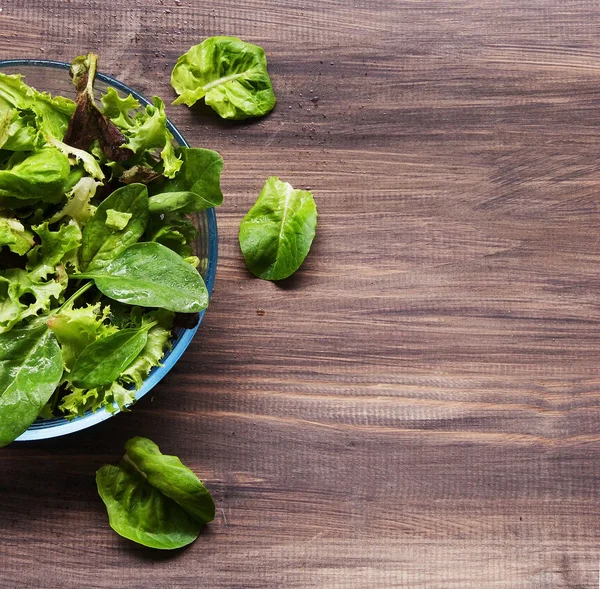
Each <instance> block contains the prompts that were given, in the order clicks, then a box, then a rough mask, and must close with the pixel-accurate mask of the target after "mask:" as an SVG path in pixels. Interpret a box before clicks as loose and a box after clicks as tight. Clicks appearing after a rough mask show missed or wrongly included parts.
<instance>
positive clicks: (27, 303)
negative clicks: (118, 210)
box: [0, 222, 81, 333]
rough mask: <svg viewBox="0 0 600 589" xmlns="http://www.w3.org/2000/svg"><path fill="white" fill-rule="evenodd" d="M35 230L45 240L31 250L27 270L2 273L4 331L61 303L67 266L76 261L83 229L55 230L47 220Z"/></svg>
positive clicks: (1, 322)
mask: <svg viewBox="0 0 600 589" xmlns="http://www.w3.org/2000/svg"><path fill="white" fill-rule="evenodd" d="M33 231H35V233H37V235H38V236H39V238H40V240H41V243H40V244H39V245H37V246H35V247H34V248H32V249H31V250H29V252H27V265H26V269H21V268H10V269H8V270H4V271H3V272H0V333H3V332H5V331H8V330H9V329H11V328H12V327H13V326H14V325H16V324H17V323H20V322H21V321H23V320H25V319H28V318H30V317H35V316H37V315H40V314H47V313H48V312H49V311H50V310H51V309H52V308H53V307H55V306H56V305H57V304H59V303H60V302H61V299H62V296H63V293H64V291H65V289H66V288H67V282H68V276H67V274H66V271H65V268H64V266H65V264H69V263H71V264H72V263H74V255H75V253H76V252H77V249H78V247H79V245H80V244H81V230H80V229H79V227H78V226H77V225H75V224H69V225H63V226H61V227H59V229H58V230H57V231H51V230H50V229H49V228H48V223H47V222H46V223H42V224H41V225H37V226H35V227H33Z"/></svg>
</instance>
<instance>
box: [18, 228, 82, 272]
mask: <svg viewBox="0 0 600 589" xmlns="http://www.w3.org/2000/svg"><path fill="white" fill-rule="evenodd" d="M32 229H33V231H35V232H36V233H37V235H38V236H39V238H40V245H36V246H35V247H34V248H33V249H32V250H31V251H30V252H29V253H28V254H27V259H28V262H27V266H26V268H27V270H29V272H30V274H31V277H32V278H33V279H34V280H47V279H48V275H49V274H56V272H57V267H58V266H59V265H64V263H66V262H67V261H68V262H71V261H72V260H74V259H76V255H75V254H76V252H77V250H78V248H79V246H80V245H81V239H82V236H81V229H80V228H79V225H77V224H76V223H68V224H66V225H61V226H60V227H59V228H58V229H57V230H56V231H52V230H50V229H49V223H48V221H46V222H44V223H42V224H40V225H36V226H34V227H32Z"/></svg>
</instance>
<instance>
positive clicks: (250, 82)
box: [171, 37, 275, 120]
mask: <svg viewBox="0 0 600 589" xmlns="http://www.w3.org/2000/svg"><path fill="white" fill-rule="evenodd" d="M171 86H173V88H174V90H175V92H177V94H179V98H177V99H176V100H175V101H174V102H173V104H187V105H188V106H192V105H193V104H194V103H195V102H197V101H198V100H200V99H201V98H204V101H205V102H206V104H207V105H208V106H210V107H211V108H212V109H213V110H214V111H215V112H216V113H217V114H218V115H219V116H220V117H222V118H224V119H234V120H241V119H246V118H248V117H260V116H263V115H265V114H267V113H268V112H270V111H271V110H273V108H274V106H275V93H274V92H273V86H272V84H271V79H270V78H269V74H268V71H267V58H266V57H265V52H264V50H263V49H262V47H259V46H258V45H253V44H251V43H245V42H244V41H242V40H241V39H238V38H237V37H209V38H208V39H205V40H204V41H203V42H202V43H200V44H199V45H195V46H194V47H191V48H190V49H189V51H188V52H187V53H185V54H184V55H182V56H181V57H180V58H179V59H178V60H177V64H176V65H175V67H174V68H173V72H172V74H171Z"/></svg>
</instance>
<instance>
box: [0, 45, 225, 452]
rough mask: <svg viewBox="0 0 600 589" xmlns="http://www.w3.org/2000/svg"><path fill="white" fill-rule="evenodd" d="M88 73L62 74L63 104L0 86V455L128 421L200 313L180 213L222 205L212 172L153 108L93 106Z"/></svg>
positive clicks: (198, 287)
mask: <svg viewBox="0 0 600 589" xmlns="http://www.w3.org/2000/svg"><path fill="white" fill-rule="evenodd" d="M96 64H97V57H96V55H94V54H89V55H85V56H81V57H78V58H76V59H75V60H74V61H73V63H72V65H71V76H72V78H73V83H74V85H75V89H76V98H75V101H72V100H70V99H68V98H65V97H61V96H51V95H49V94H47V93H43V92H39V91H37V90H35V89H34V88H32V87H30V86H28V85H27V84H26V83H25V82H24V81H23V79H22V78H21V76H19V75H6V74H1V73H0V446H3V445H6V444H8V443H10V442H11V441H13V440H14V439H15V438H17V437H18V436H19V435H20V434H21V433H23V432H24V431H25V430H26V429H27V428H28V427H29V426H30V425H31V424H32V423H33V421H35V420H36V419H37V418H38V417H45V418H50V417H53V416H64V417H67V418H71V417H75V416H78V415H82V414H84V413H85V412H87V411H90V410H97V409H99V408H101V407H106V408H107V409H108V410H111V411H112V410H114V409H115V408H121V409H123V408H125V407H127V406H128V405H129V404H131V403H132V402H133V401H134V400H135V389H136V388H139V387H140V386H141V384H142V382H143V380H144V379H145V377H146V376H147V375H148V373H149V372H150V370H151V369H152V367H154V366H156V365H158V364H159V362H160V360H161V358H162V357H163V355H164V353H165V351H166V350H168V348H169V345H170V343H169V342H170V339H171V334H172V329H173V323H174V319H175V316H176V314H187V315H186V317H192V323H195V321H194V320H193V314H195V313H198V312H199V311H202V310H203V309H204V308H206V306H207V304H208V292H207V290H206V287H205V285H204V282H203V280H202V277H201V276H200V274H199V273H198V271H197V269H196V267H197V266H198V264H199V260H198V258H197V257H195V256H194V254H193V248H192V244H193V242H194V240H195V238H196V234H197V230H196V228H195V226H194V223H193V221H192V219H191V218H190V213H194V212H196V211H199V210H202V209H206V208H208V207H213V206H217V205H220V204H221V202H222V200H223V195H222V193H221V189H220V173H221V169H222V166H223V160H222V159H221V157H220V156H219V154H217V153H216V152H214V151H210V150H207V149H191V148H186V147H178V148H177V147H174V144H173V137H172V135H171V133H170V132H169V129H168V127H167V118H166V115H165V109H164V104H163V102H162V101H161V100H160V99H159V98H157V97H154V99H153V104H152V105H147V106H144V107H142V106H141V105H140V103H139V102H138V101H137V100H136V99H135V98H134V97H133V96H131V95H129V96H127V97H121V96H119V95H118V93H117V92H116V91H115V90H114V89H112V88H109V89H108V90H107V92H106V93H105V94H104V95H103V96H101V97H100V100H99V102H97V100H96V97H95V95H94V89H93V85H94V77H95V74H96ZM188 322H189V319H188Z"/></svg>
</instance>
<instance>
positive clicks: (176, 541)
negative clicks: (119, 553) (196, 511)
mask: <svg viewBox="0 0 600 589" xmlns="http://www.w3.org/2000/svg"><path fill="white" fill-rule="evenodd" d="M96 485H97V487H98V493H99V494H100V497H101V498H102V501H104V504H105V505H106V509H107V511H108V521H109V524H110V527H111V528H112V529H113V530H114V531H115V532H117V534H119V535H120V536H123V537H124V538H127V539H129V540H133V541H134V542H137V543H138V544H142V545H144V546H149V547H150V548H159V549H162V550H173V549H175V548H181V547H183V546H187V545H188V544H191V543H192V542H193V541H194V540H195V539H196V538H197V537H198V535H199V534H200V529H201V527H202V524H201V523H199V522H197V521H196V520H194V519H192V518H191V517H189V515H188V514H187V513H186V512H185V510H184V509H183V508H181V507H180V506H179V505H178V504H177V503H176V502H175V501H173V500H172V499H169V498H168V497H165V495H163V494H162V493H161V492H160V491H159V490H158V489H156V488H155V487H153V486H152V485H151V484H150V483H148V481H146V480H145V479H144V477H143V476H142V475H141V474H140V473H139V472H138V471H137V470H136V469H135V468H134V467H133V466H132V465H131V464H128V463H126V462H125V461H124V462H123V463H121V464H120V465H119V466H112V465H110V464H106V465H105V466H103V467H102V468H100V470H98V472H97V473H96Z"/></svg>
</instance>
